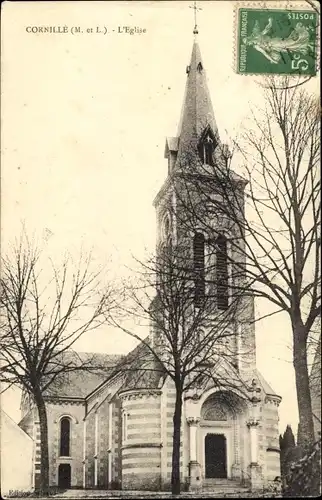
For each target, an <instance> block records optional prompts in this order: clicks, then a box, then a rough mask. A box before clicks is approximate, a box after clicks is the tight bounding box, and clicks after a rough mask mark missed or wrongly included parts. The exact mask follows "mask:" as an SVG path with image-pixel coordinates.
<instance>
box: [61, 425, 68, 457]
mask: <svg viewBox="0 0 322 500" xmlns="http://www.w3.org/2000/svg"><path fill="white" fill-rule="evenodd" d="M60 456H61V457H69V456H70V419H69V418H68V417H64V418H62V419H61V421H60Z"/></svg>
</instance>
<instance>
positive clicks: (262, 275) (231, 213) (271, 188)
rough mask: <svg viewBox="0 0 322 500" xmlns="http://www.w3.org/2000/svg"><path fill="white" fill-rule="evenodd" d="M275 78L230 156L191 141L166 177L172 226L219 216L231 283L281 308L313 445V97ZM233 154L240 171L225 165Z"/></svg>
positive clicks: (316, 210) (304, 425)
mask: <svg viewBox="0 0 322 500" xmlns="http://www.w3.org/2000/svg"><path fill="white" fill-rule="evenodd" d="M284 80H285V81H284V85H282V86H280V85H278V86H277V85H276V79H275V78H269V79H267V85H266V88H265V89H264V95H265V107H264V109H260V110H256V111H255V112H253V114H252V121H251V123H250V124H247V129H246V131H245V132H244V133H243V134H241V137H240V139H239V140H238V141H235V144H234V156H233V154H232V153H231V152H229V150H228V148H227V147H223V146H222V145H221V144H220V142H219V143H218V142H217V147H216V148H215V150H214V151H213V156H212V159H211V161H208V162H207V164H206V165H205V162H204V161H203V160H202V159H201V158H200V155H199V156H198V154H196V153H195V151H196V147H195V145H191V148H190V151H191V154H188V155H186V158H181V159H180V161H181V168H180V169H178V170H177V172H176V169H174V172H173V176H172V179H173V185H174V187H176V185H177V181H175V179H176V178H178V177H179V178H180V189H176V196H177V199H178V200H179V201H178V203H181V204H182V205H184V210H183V211H182V213H184V218H182V220H181V221H180V222H181V224H185V226H186V227H191V226H193V225H194V224H195V223H196V221H197V222H198V224H199V225H200V227H202V228H204V230H207V229H211V230H212V231H214V226H215V225H214V224H213V220H218V219H223V220H225V221H226V222H225V223H226V225H227V227H229V225H230V228H231V231H230V230H228V233H230V238H229V243H230V245H231V248H232V249H233V255H234V262H233V264H234V266H235V267H237V268H239V269H240V271H241V272H242V273H244V272H246V278H247V279H246V280H244V281H243V282H242V283H240V286H241V287H242V288H244V292H245V293H246V294H248V293H250V292H251V293H252V294H253V295H254V296H255V297H263V298H266V299H267V300H269V301H270V302H271V303H272V304H273V305H274V306H275V310H274V314H275V313H278V312H280V311H284V312H286V313H287V314H288V316H289V319H290V323H291V327H292V333H293V337H292V338H293V342H292V348H293V365H294V370H295V377H296V390H297V400H298V409H299V418H300V424H301V429H302V431H303V432H302V436H303V442H302V443H301V444H302V446H304V447H306V446H310V445H312V444H313V442H314V433H313V420H312V410H311V397H310V390H309V375H308V364H307V342H308V338H309V336H310V332H311V330H312V328H314V325H315V323H316V322H317V319H318V318H319V316H320V314H321V293H320V292H321V291H320V286H321V268H320V251H321V237H320V222H321V219H320V185H321V184H320V173H319V164H320V110H319V104H318V99H317V97H316V96H315V95H310V94H308V93H307V91H306V90H305V89H304V88H303V87H298V86H297V87H294V88H293V87H291V86H289V85H288V78H284ZM192 155H194V160H193V161H192V160H191V157H192ZM190 156H191V157H190ZM233 157H236V158H238V159H239V162H240V164H241V167H242V169H243V177H241V176H240V175H237V174H236V173H235V172H234V171H233V170H232V168H231V164H232V158H233ZM196 158H198V160H197V162H198V165H197V166H196ZM239 168H240V165H239ZM182 172H184V174H183V173H182ZM196 172H197V174H196ZM192 177H193V181H192V180H191V179H192ZM182 184H184V185H185V190H183V188H182ZM192 192H193V195H191V194H190V195H189V196H187V194H186V193H192ZM182 193H184V195H183V194H182ZM246 215H247V216H246ZM233 229H234V231H232V230H233ZM236 255H237V256H239V259H238V258H237V259H236ZM230 258H232V257H230ZM245 260H246V263H247V266H246V270H245ZM240 291H241V290H240Z"/></svg>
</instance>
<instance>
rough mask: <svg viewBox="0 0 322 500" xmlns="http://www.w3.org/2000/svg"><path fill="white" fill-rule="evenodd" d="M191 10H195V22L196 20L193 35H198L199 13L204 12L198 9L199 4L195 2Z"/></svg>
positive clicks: (190, 6)
mask: <svg viewBox="0 0 322 500" xmlns="http://www.w3.org/2000/svg"><path fill="white" fill-rule="evenodd" d="M189 8H190V9H193V10H194V20H195V27H194V29H193V34H194V35H198V26H197V11H198V10H202V8H201V7H197V2H193V5H189Z"/></svg>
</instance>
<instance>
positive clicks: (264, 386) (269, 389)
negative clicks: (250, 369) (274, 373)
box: [256, 370, 280, 397]
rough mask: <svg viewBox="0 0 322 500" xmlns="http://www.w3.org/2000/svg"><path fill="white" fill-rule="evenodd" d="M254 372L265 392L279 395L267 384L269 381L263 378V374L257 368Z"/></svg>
mask: <svg viewBox="0 0 322 500" xmlns="http://www.w3.org/2000/svg"><path fill="white" fill-rule="evenodd" d="M256 374H257V377H258V380H259V383H260V385H261V386H262V388H263V390H264V392H265V394H269V395H270V396H277V397H280V396H279V395H278V394H277V393H276V392H275V391H274V389H273V388H272V387H271V386H270V385H269V383H268V382H267V381H266V380H265V379H264V377H263V375H262V374H261V372H260V371H259V370H256Z"/></svg>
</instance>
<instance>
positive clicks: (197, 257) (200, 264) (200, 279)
mask: <svg viewBox="0 0 322 500" xmlns="http://www.w3.org/2000/svg"><path fill="white" fill-rule="evenodd" d="M193 264H194V280H195V303H196V305H197V306H199V305H200V304H201V302H202V300H203V299H204V296H205V237H204V235H203V234H202V233H197V234H195V236H194V240H193Z"/></svg>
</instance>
